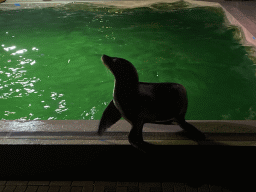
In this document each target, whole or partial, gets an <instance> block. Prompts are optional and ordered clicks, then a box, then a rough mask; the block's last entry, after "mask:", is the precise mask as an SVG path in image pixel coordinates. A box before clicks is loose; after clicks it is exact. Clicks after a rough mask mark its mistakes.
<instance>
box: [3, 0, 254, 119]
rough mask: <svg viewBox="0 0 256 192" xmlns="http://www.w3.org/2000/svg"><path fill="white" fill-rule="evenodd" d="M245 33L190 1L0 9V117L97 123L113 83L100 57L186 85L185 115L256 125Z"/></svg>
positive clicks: (149, 78) (145, 77)
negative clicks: (242, 36) (126, 62)
mask: <svg viewBox="0 0 256 192" xmlns="http://www.w3.org/2000/svg"><path fill="white" fill-rule="evenodd" d="M239 34H240V31H239V29H238V28H237V27H235V26H231V25H227V23H226V22H225V16H224V12H223V11H222V9H221V8H214V7H193V6H191V5H190V4H188V3H185V2H179V3H173V4H171V3H169V4H163V3H161V4H153V5H151V6H150V7H144V8H134V9H117V8H114V7H105V6H98V7H96V6H93V5H91V4H86V3H85V4H79V5H76V4H67V5H64V6H60V7H57V8H43V9H19V10H9V11H7V10H6V11H0V119H1V120H14V119H26V120H37V119H41V120H47V119H48V120H50V119H56V120H64V119H67V120H79V119H85V120H90V119H94V120H99V119H100V118H101V115H102V112H103V111H104V109H105V108H106V106H107V105H108V103H109V102H110V101H111V99H112V93H113V86H114V76H113V75H112V74H111V73H110V72H109V71H108V70H107V69H106V68H105V66H104V65H103V64H102V63H101V55H103V54H106V55H109V56H115V57H121V58H125V59H127V60H129V61H131V62H132V63H133V64H134V65H135V67H136V68H137V70H138V73H139V78H140V81H144V82H176V83H181V84H183V85H184V86H185V87H186V89H187V92H188V100H189V105H188V112H187V115H186V119H190V120H221V119H232V120H244V119H256V112H255V111H256V102H255V101H256V89H255V86H256V78H255V64H256V63H255V62H254V61H255V58H253V57H251V56H250V50H251V49H250V47H245V46H242V45H241V44H240V43H239V38H240V36H239Z"/></svg>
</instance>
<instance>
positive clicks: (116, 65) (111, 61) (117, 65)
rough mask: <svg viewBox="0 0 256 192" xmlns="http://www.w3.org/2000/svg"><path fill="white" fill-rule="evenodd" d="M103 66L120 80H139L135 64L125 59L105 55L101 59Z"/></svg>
mask: <svg viewBox="0 0 256 192" xmlns="http://www.w3.org/2000/svg"><path fill="white" fill-rule="evenodd" d="M101 60H102V62H103V64H104V65H105V66H106V67H107V68H108V69H109V70H110V71H111V72H112V73H113V75H114V76H115V77H116V79H118V78H122V79H124V78H129V79H130V78H136V79H138V73H137V70H136V68H135V67H134V66H133V64H132V63H131V62H129V61H127V60H125V59H122V58H117V57H109V56H107V55H103V56H102V57H101Z"/></svg>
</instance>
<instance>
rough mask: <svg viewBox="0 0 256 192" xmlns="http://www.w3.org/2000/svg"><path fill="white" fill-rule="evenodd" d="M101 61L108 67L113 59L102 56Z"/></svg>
mask: <svg viewBox="0 0 256 192" xmlns="http://www.w3.org/2000/svg"><path fill="white" fill-rule="evenodd" d="M101 60H102V61H103V63H104V64H106V65H108V64H109V63H110V62H111V61H112V58H111V57H109V56H107V55H102V57H101Z"/></svg>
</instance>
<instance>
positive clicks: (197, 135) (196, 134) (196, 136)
mask: <svg viewBox="0 0 256 192" xmlns="http://www.w3.org/2000/svg"><path fill="white" fill-rule="evenodd" d="M178 123H179V125H180V127H181V128H182V129H184V130H185V131H187V132H188V133H189V135H188V136H189V137H191V139H192V140H196V141H204V140H205V139H206V138H205V135H204V133H202V132H201V131H199V130H198V129H197V128H196V127H195V126H194V125H191V124H190V123H188V122H186V121H185V120H184V121H182V122H178Z"/></svg>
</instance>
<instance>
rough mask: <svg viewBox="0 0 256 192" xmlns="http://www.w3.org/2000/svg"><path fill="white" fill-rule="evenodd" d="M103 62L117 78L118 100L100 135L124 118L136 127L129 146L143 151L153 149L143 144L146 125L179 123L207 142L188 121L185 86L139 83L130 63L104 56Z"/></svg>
mask: <svg viewBox="0 0 256 192" xmlns="http://www.w3.org/2000/svg"><path fill="white" fill-rule="evenodd" d="M102 61H103V63H104V65H105V66H106V67H107V68H108V69H110V71H111V72H112V73H113V75H114V76H115V88H114V93H113V97H114V99H113V100H112V101H111V102H110V104H109V105H108V107H107V108H106V109H105V111H104V113H103V115H102V118H101V120H100V125H99V130H98V134H99V135H102V133H103V132H104V131H105V130H106V129H107V128H109V127H110V126H112V125H113V124H114V123H116V122H117V121H118V120H119V119H120V118H121V117H123V118H124V119H125V120H127V121H128V122H129V123H130V124H131V125H132V129H131V131H130V133H129V137H128V138H129V142H130V143H131V145H133V146H135V147H137V148H139V149H141V150H142V151H145V150H144V149H147V148H148V147H149V146H150V144H149V143H146V142H144V141H143V137H142V129H143V125H144V123H156V124H171V123H172V122H173V121H175V122H177V123H178V124H179V125H180V127H181V128H183V129H184V130H186V131H187V132H189V133H190V135H191V136H192V139H194V140H204V139H205V136H204V134H203V133H202V132H200V131H199V130H198V129H196V128H195V127H194V126H193V125H191V124H189V123H187V122H186V121H185V114H186V111H187V105H188V101H187V94H186V89H185V87H184V86H182V85H180V84H177V83H144V82H139V77H138V74H137V71H136V69H135V67H134V66H133V65H132V64H131V63H130V62H129V61H127V60H125V59H121V58H116V57H109V56H106V55H103V56H102Z"/></svg>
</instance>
